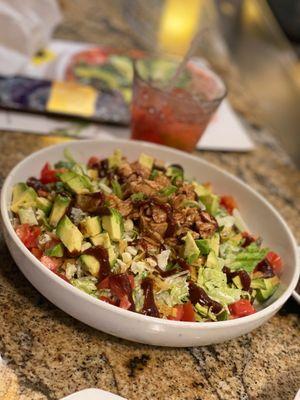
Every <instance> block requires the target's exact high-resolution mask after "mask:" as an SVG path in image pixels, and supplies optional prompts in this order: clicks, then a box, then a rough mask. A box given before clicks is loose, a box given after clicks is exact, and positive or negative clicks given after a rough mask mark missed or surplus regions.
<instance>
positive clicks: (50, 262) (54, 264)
mask: <svg viewBox="0 0 300 400" xmlns="http://www.w3.org/2000/svg"><path fill="white" fill-rule="evenodd" d="M40 261H41V263H42V264H44V265H45V267H47V268H48V269H50V271H53V272H56V271H57V269H58V268H59V267H60V266H61V264H62V260H61V259H60V258H56V257H48V256H42V257H41V259H40Z"/></svg>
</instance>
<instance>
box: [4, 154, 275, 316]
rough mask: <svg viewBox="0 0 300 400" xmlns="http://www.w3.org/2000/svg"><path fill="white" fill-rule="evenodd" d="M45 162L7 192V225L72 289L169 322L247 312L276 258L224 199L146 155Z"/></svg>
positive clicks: (266, 293) (269, 280) (266, 294)
mask: <svg viewBox="0 0 300 400" xmlns="http://www.w3.org/2000/svg"><path fill="white" fill-rule="evenodd" d="M65 157H66V159H65V160H61V161H59V162H57V163H56V164H55V165H53V166H52V165H50V164H49V163H46V164H45V166H44V167H43V169H42V170H41V172H40V176H39V177H38V178H35V177H30V178H29V179H28V180H27V182H26V183H25V182H20V183H18V184H16V185H15V186H14V188H13V194H12V202H11V212H12V215H13V217H12V223H13V226H14V229H15V231H16V233H17V235H18V236H19V238H20V239H21V241H22V242H23V243H24V245H25V246H26V247H27V248H28V249H29V250H30V251H31V253H32V254H33V255H34V256H35V257H36V258H38V259H39V260H40V262H41V263H42V264H43V265H44V266H45V268H48V269H49V270H51V271H52V272H53V273H55V274H57V275H58V276H60V277H61V278H62V279H64V280H65V281H67V282H69V283H70V284H71V285H73V286H75V287H76V288H78V289H80V290H82V291H84V292H86V293H88V294H89V295H91V296H93V297H95V298H98V299H100V300H102V301H105V302H108V303H110V304H113V305H115V306H117V307H121V308H123V309H127V310H130V311H134V312H137V313H141V314H144V315H148V316H152V317H157V318H164V319H170V320H178V321H195V322H205V321H220V320H227V319H233V318H239V317H243V316H247V315H250V314H253V313H255V311H256V307H257V305H258V304H259V303H264V302H265V301H266V300H267V299H269V298H270V297H271V296H272V295H273V294H274V292H275V291H276V289H277V288H278V285H279V283H280V280H279V276H280V272H281V268H282V261H281V258H280V256H279V255H278V254H276V253H274V252H273V251H270V250H269V249H267V248H265V247H263V246H262V240H261V239H260V238H259V237H255V236H253V235H252V234H251V233H250V232H249V230H248V228H247V226H246V225H245V222H244V221H243V219H242V216H241V214H240V212H239V211H238V205H237V204H236V201H235V200H234V198H233V197H231V196H229V195H225V196H219V195H217V194H215V193H214V192H213V190H212V186H211V184H210V183H203V184H201V183H199V182H197V181H196V180H194V179H188V178H187V177H186V176H185V173H184V169H183V167H182V166H181V165H175V164H173V165H167V164H165V163H163V162H161V161H159V160H157V159H155V158H154V157H151V156H150V155H147V154H141V155H140V156H139V159H138V160H137V161H134V162H130V161H129V160H128V159H127V158H126V157H124V156H123V155H122V153H121V151H120V150H116V151H115V152H114V153H113V154H112V155H111V156H110V157H108V158H104V159H99V158H98V157H91V158H90V159H89V161H88V162H87V163H86V164H83V163H79V162H77V161H76V160H75V159H74V158H73V156H72V155H71V154H70V152H69V151H68V150H67V151H65Z"/></svg>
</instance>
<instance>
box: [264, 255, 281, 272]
mask: <svg viewBox="0 0 300 400" xmlns="http://www.w3.org/2000/svg"><path fill="white" fill-rule="evenodd" d="M266 259H267V261H268V263H269V264H270V265H271V267H272V268H273V271H274V273H275V274H276V275H279V274H280V272H281V269H282V260H281V257H280V255H279V254H277V253H275V252H274V251H269V253H268V254H267V256H266Z"/></svg>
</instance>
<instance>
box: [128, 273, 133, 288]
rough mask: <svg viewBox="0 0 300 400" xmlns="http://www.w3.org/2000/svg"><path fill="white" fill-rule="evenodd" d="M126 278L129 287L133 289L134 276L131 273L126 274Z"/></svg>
mask: <svg viewBox="0 0 300 400" xmlns="http://www.w3.org/2000/svg"><path fill="white" fill-rule="evenodd" d="M128 279H129V282H130V286H131V289H134V276H133V275H128Z"/></svg>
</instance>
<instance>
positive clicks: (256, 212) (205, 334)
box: [1, 140, 299, 347]
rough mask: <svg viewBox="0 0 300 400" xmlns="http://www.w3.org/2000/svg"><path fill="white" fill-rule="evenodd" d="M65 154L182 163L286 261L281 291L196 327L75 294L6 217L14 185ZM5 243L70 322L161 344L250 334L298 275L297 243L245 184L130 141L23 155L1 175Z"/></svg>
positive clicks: (78, 144)
mask: <svg viewBox="0 0 300 400" xmlns="http://www.w3.org/2000/svg"><path fill="white" fill-rule="evenodd" d="M66 147H67V148H69V149H70V150H71V152H72V153H73V154H74V156H75V158H76V159H77V160H79V161H87V159H88V158H89V157H90V156H92V155H97V156H99V157H107V156H108V155H110V154H111V153H112V152H113V150H114V149H116V148H121V149H122V152H123V153H124V154H125V155H126V156H128V157H129V159H131V160H135V159H137V158H138V156H139V154H140V153H141V152H146V153H148V154H150V155H153V156H155V157H157V158H158V159H161V160H164V161H166V162H168V163H176V164H181V165H182V166H183V167H184V169H185V172H186V174H187V176H189V177H195V178H197V179H199V180H200V181H205V182H207V181H209V182H212V184H213V186H214V189H215V191H216V192H218V193H220V194H222V193H223V194H230V195H232V196H234V197H235V198H236V199H237V201H238V204H239V207H240V211H241V213H242V215H243V216H244V218H245V221H246V222H247V224H248V225H249V227H250V229H251V231H252V232H253V233H255V234H260V235H262V237H263V238H264V244H266V245H269V246H270V247H271V248H272V249H273V250H274V251H276V252H278V253H279V254H280V255H281V256H282V259H283V262H284V271H283V274H282V278H281V285H280V288H279V290H278V291H277V292H276V295H275V296H276V297H275V296H274V297H273V298H272V299H270V300H269V302H268V303H267V305H266V307H265V308H263V309H262V310H261V311H258V312H257V313H255V314H253V315H250V316H248V317H244V318H241V319H235V320H230V321H221V322H211V323H195V322H178V321H169V320H163V319H158V318H152V317H148V316H144V315H141V314H137V313H133V312H130V311H127V310H123V309H121V308H118V307H115V306H112V305H110V304H108V303H105V302H103V301H100V300H98V299H95V298H93V297H91V296H89V295H87V294H85V293H84V292H82V291H80V290H78V289H76V288H75V287H73V286H71V285H70V284H68V283H66V282H65V281H64V280H62V279H61V278H59V277H58V276H57V275H55V274H54V273H52V272H51V271H49V270H48V269H47V268H45V267H44V266H43V265H42V264H41V263H40V262H39V261H38V260H37V259H36V258H35V257H34V256H33V255H32V254H31V253H30V252H29V251H28V250H27V249H26V247H25V246H24V245H23V244H22V243H21V241H20V240H19V238H18V237H17V235H16V233H15V231H14V229H13V228H12V225H11V223H10V219H9V211H8V210H9V204H10V201H11V192H12V187H13V185H14V184H15V183H17V182H20V181H25V180H26V179H27V178H28V177H29V176H36V175H38V174H39V171H40V170H41V168H42V166H43V165H44V164H45V162H46V161H49V162H51V163H54V162H56V161H58V160H60V159H62V158H63V150H64V149H65V148H66ZM1 214H2V220H3V228H4V237H5V240H6V243H7V245H8V247H9V250H10V252H11V254H12V256H13V258H14V260H15V262H16V263H17V265H18V266H19V268H20V270H21V271H22V272H23V274H24V275H25V276H26V277H27V279H28V280H29V281H30V282H31V283H32V284H33V286H35V287H36V289H37V290H39V291H40V292H41V293H42V294H43V295H44V296H45V297H47V299H49V300H50V301H51V302H52V303H54V304H55V305H57V306H58V307H59V308H61V309H62V310H64V311H65V312H66V313H68V314H70V315H72V316H73V317H74V318H77V319H78V320H80V321H82V322H84V323H86V324H88V325H90V326H92V327H94V328H96V329H99V330H101V331H104V332H106V333H110V334H112V335H115V336H118V337H121V338H125V339H128V340H132V341H135V342H141V343H148V344H152V345H159V346H176V347H183V346H199V345H208V344H212V343H218V342H223V341H225V340H228V339H232V338H234V337H237V336H240V335H242V334H245V333H248V332H250V331H251V330H253V329H255V328H257V327H258V326H260V325H262V324H263V323H264V322H266V321H267V320H268V319H269V318H270V317H272V316H273V315H274V314H275V313H276V312H277V311H278V309H279V308H280V307H281V306H282V305H283V304H284V302H285V301H286V300H287V299H288V298H289V296H290V295H291V293H292V291H293V289H294V288H295V286H296V283H297V280H298V276H299V264H297V263H298V260H297V248H296V242H295V240H294V238H293V236H292V234H291V232H290V230H289V228H288V226H287V225H286V223H285V222H284V220H283V219H282V218H281V216H280V215H279V214H278V212H277V211H276V210H275V209H274V208H273V207H272V206H271V205H270V204H268V203H267V201H266V200H265V199H264V198H263V197H262V196H260V195H259V194H258V193H256V192H255V191H254V190H252V189H251V188H250V187H249V186H247V185H245V184H244V183H243V182H241V181H240V180H238V179H237V178H235V177H234V176H232V175H229V174H228V173H226V172H224V171H222V170H221V169H219V168H217V167H215V166H213V165H211V164H209V163H208V162H206V161H204V160H201V159H199V158H198V157H194V156H191V155H188V154H186V153H183V152H180V151H177V150H173V149H170V148H167V147H163V146H157V145H154V144H150V143H145V142H134V141H128V140H98V141H97V140H82V141H75V142H67V143H63V144H60V145H58V146H53V147H48V148H45V149H43V150H41V151H38V152H36V153H34V154H32V155H31V156H29V157H27V158H26V159H25V160H23V161H22V162H21V163H20V164H18V165H17V166H16V167H15V168H14V169H13V170H12V172H11V173H10V174H9V176H8V177H7V179H6V181H5V183H4V186H3V189H2V194H1Z"/></svg>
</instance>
